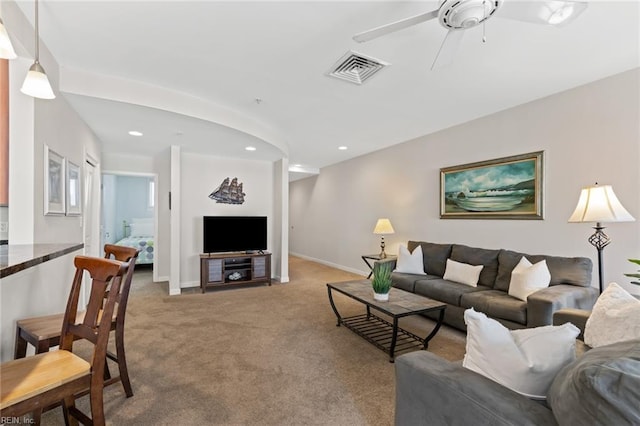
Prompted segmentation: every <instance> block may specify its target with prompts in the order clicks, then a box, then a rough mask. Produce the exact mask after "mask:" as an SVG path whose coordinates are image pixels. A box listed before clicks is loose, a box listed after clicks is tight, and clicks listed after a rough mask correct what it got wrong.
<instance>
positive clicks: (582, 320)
mask: <svg viewBox="0 0 640 426" xmlns="http://www.w3.org/2000/svg"><path fill="white" fill-rule="evenodd" d="M590 315H591V311H587V310H585V309H572V308H565V309H560V310H558V311H555V312H554V313H553V325H562V324H565V323H567V322H570V323H571V324H573V325H575V326H576V327H578V328H579V329H580V335H579V336H578V339H580V340H582V341H584V330H585V329H586V327H587V320H588V319H589V316H590Z"/></svg>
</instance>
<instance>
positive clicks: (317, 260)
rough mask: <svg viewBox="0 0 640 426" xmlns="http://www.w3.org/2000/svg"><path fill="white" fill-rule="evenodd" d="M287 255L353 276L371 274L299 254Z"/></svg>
mask: <svg viewBox="0 0 640 426" xmlns="http://www.w3.org/2000/svg"><path fill="white" fill-rule="evenodd" d="M289 254H291V255H292V256H296V257H301V258H302V259H305V260H310V261H312V262H317V263H321V264H323V265H327V266H331V267H332V268H336V269H341V270H343V271H347V272H351V273H353V274H358V275H364V276H365V277H366V276H367V275H369V272H371V271H362V270H360V269H356V268H350V267H348V266H344V265H338V264H337V263H333V262H329V261H326V260H323V259H317V258H315V257H311V256H307V255H304V254H300V253H294V252H289Z"/></svg>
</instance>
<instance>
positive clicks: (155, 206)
mask: <svg viewBox="0 0 640 426" xmlns="http://www.w3.org/2000/svg"><path fill="white" fill-rule="evenodd" d="M102 175H115V176H132V177H150V178H153V181H154V182H155V185H154V188H155V190H154V191H153V232H154V235H155V236H156V237H155V241H154V243H153V244H154V255H153V282H158V281H160V279H159V277H158V265H157V264H156V262H157V261H158V256H157V254H158V250H157V249H158V238H157V235H158V174H157V173H143V172H124V171H117V170H103V171H102V172H101V173H100V179H101V180H102ZM100 204H102V197H100ZM100 211H102V205H100ZM98 225H99V224H98Z"/></svg>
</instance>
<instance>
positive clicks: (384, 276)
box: [371, 262, 393, 302]
mask: <svg viewBox="0 0 640 426" xmlns="http://www.w3.org/2000/svg"><path fill="white" fill-rule="evenodd" d="M392 271H393V268H392V264H391V263H389V262H376V263H375V264H374V265H373V279H372V280H371V286H372V287H373V298H374V299H375V300H379V301H382V302H384V301H387V300H389V290H391V272H392Z"/></svg>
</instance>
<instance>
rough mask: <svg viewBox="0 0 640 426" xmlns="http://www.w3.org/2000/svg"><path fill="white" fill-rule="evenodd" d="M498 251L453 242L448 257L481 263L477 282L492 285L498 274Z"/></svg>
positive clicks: (473, 263) (460, 260) (476, 263)
mask: <svg viewBox="0 0 640 426" xmlns="http://www.w3.org/2000/svg"><path fill="white" fill-rule="evenodd" d="M498 253H500V250H489V249H483V248H477V247H469V246H464V245H461V244H454V245H453V247H452V248H451V256H450V257H451V259H452V260H455V261H456V262H461V263H468V264H469V265H483V266H484V267H483V268H482V272H480V278H479V279H478V284H480V285H484V286H487V287H493V284H494V282H495V280H496V275H497V274H498ZM518 260H520V259H518ZM516 263H518V262H516ZM513 266H515V265H513ZM512 269H513V268H512Z"/></svg>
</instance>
